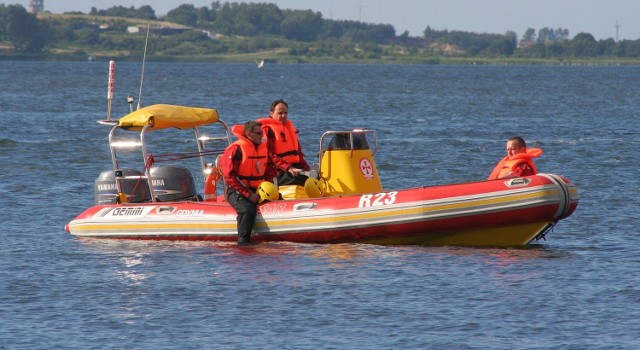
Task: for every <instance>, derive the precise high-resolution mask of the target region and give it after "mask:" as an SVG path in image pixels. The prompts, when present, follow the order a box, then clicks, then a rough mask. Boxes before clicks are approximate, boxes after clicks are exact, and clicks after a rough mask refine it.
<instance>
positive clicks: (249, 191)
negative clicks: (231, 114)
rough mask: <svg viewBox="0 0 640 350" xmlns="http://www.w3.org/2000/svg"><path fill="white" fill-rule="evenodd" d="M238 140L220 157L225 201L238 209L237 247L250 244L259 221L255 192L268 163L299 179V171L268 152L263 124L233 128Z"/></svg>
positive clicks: (247, 123) (253, 122)
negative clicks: (256, 223)
mask: <svg viewBox="0 0 640 350" xmlns="http://www.w3.org/2000/svg"><path fill="white" fill-rule="evenodd" d="M231 131H232V132H233V134H234V135H236V136H237V137H238V140H237V141H235V142H233V143H232V144H231V145H229V146H228V147H227V148H226V149H225V151H224V153H223V155H222V157H221V158H220V168H221V170H222V175H223V177H224V180H225V182H226V184H227V190H226V193H225V196H226V199H227V201H228V202H229V204H231V206H232V207H233V209H235V211H236V213H237V214H238V216H237V223H238V244H247V243H250V242H251V231H252V230H253V225H254V224H255V221H256V215H257V204H258V202H259V201H260V196H259V195H258V194H257V193H256V189H257V188H258V186H260V184H261V183H262V182H263V181H268V180H269V179H268V178H267V177H266V175H267V174H266V170H267V164H268V163H271V164H273V166H275V167H276V168H277V169H278V170H281V171H284V172H288V173H289V174H291V176H297V174H298V173H299V172H300V169H298V168H296V167H293V166H291V164H289V163H287V162H286V161H284V160H283V159H281V158H279V157H277V156H275V155H274V154H273V153H271V152H269V150H268V149H267V143H266V140H263V133H262V124H260V123H259V122H257V121H254V120H252V121H248V122H246V123H245V124H244V125H234V126H233V127H232V129H231Z"/></svg>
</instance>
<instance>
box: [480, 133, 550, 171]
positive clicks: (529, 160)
mask: <svg viewBox="0 0 640 350" xmlns="http://www.w3.org/2000/svg"><path fill="white" fill-rule="evenodd" d="M541 155H542V150H541V149H540V148H527V144H526V143H525V142H524V139H523V138H522V137H520V136H514V137H512V138H510V139H509V140H507V156H506V157H504V158H502V160H501V161H500V162H498V164H497V165H496V167H495V168H494V169H493V171H492V172H491V175H489V178H488V180H493V179H501V178H506V177H520V176H529V175H535V174H537V173H538V169H536V165H535V164H534V163H533V158H538V157H540V156H541Z"/></svg>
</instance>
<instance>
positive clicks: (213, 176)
mask: <svg viewBox="0 0 640 350" xmlns="http://www.w3.org/2000/svg"><path fill="white" fill-rule="evenodd" d="M221 176H222V174H221V173H220V170H219V169H218V168H217V167H212V168H211V172H210V173H209V174H208V175H207V178H206V179H205V180H204V196H203V199H204V201H205V202H215V201H216V200H217V196H216V188H217V184H218V180H220V177H221Z"/></svg>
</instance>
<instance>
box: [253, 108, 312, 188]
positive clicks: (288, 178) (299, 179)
mask: <svg viewBox="0 0 640 350" xmlns="http://www.w3.org/2000/svg"><path fill="white" fill-rule="evenodd" d="M258 121H259V122H260V123H262V130H263V132H264V133H265V135H266V136H267V147H268V148H269V151H270V152H273V153H274V154H275V155H277V156H278V157H280V158H282V159H284V160H285V161H286V162H288V163H289V164H291V165H293V166H294V167H296V168H299V169H302V170H304V171H305V172H307V171H309V170H311V168H310V167H309V164H308V163H307V161H306V160H305V158H304V154H303V153H302V149H301V147H300V142H299V141H298V130H297V129H296V128H295V127H294V126H293V123H292V122H291V120H289V105H288V104H287V102H285V101H284V100H282V99H278V100H275V101H273V102H272V103H271V106H270V107H269V117H265V118H261V119H258ZM267 172H268V174H269V175H268V176H274V177H277V179H278V186H284V185H300V186H304V183H305V181H306V180H307V178H308V177H307V176H305V175H302V174H296V175H291V173H289V172H287V171H282V170H278V169H276V168H275V167H274V166H270V167H269V168H268V169H267Z"/></svg>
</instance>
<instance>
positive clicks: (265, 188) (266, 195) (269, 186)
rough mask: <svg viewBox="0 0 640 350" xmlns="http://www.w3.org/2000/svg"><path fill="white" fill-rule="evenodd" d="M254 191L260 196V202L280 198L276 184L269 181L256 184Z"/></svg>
mask: <svg viewBox="0 0 640 350" xmlns="http://www.w3.org/2000/svg"><path fill="white" fill-rule="evenodd" d="M256 193H257V194H258V196H260V203H262V202H264V201H277V200H278V199H280V192H278V189H277V188H276V185H274V184H273V183H271V182H269V181H263V182H262V183H261V184H260V186H258V189H257V190H256Z"/></svg>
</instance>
